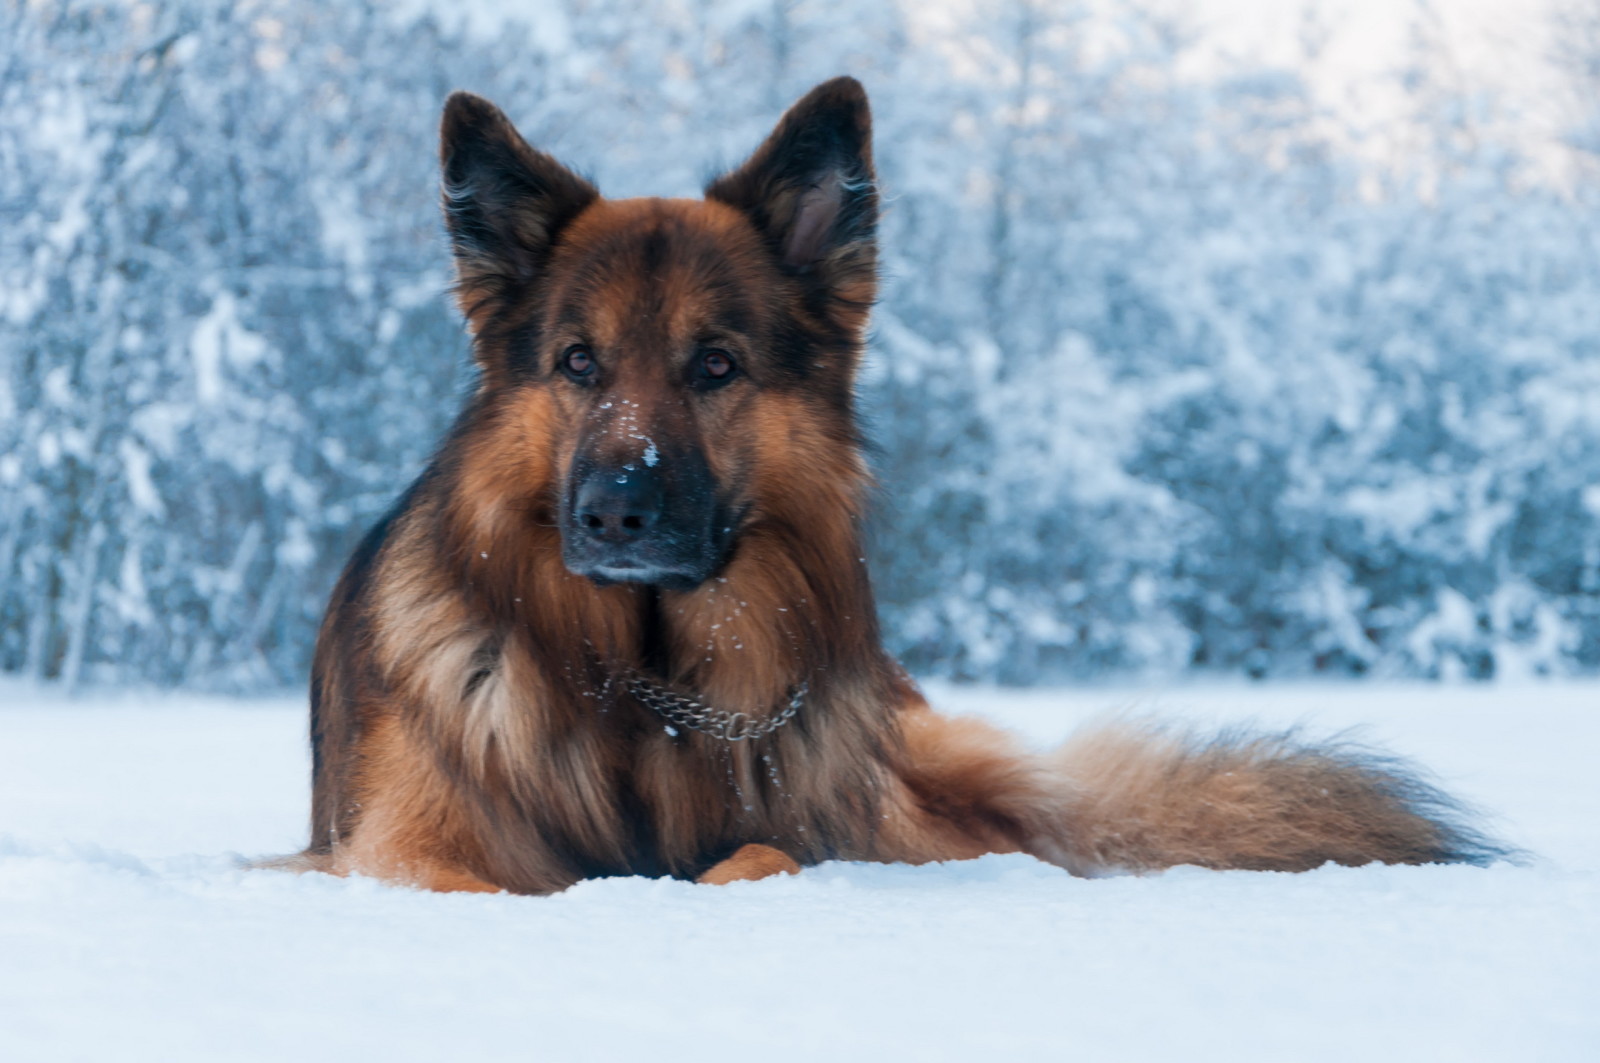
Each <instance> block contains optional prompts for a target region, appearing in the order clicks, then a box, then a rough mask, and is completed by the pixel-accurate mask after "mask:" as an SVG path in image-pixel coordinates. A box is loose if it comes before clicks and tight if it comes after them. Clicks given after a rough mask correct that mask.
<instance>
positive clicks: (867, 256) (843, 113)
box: [706, 77, 878, 310]
mask: <svg viewBox="0 0 1600 1063" xmlns="http://www.w3.org/2000/svg"><path fill="white" fill-rule="evenodd" d="M706 198H707V199H714V200H717V201H719V202H722V203H726V204H728V205H729V206H732V207H737V208H738V209H739V210H741V211H743V212H744V213H745V214H746V215H747V216H748V217H749V218H750V220H751V221H752V222H753V223H754V224H755V226H756V228H757V229H758V230H759V231H760V232H761V233H762V235H764V236H765V237H766V238H767V243H768V246H769V247H771V249H772V251H773V254H774V255H776V256H777V258H778V261H779V262H780V263H782V266H783V268H784V269H785V270H786V271H788V272H790V273H792V274H794V275H796V276H798V277H800V278H801V279H802V280H803V281H805V282H807V283H810V284H814V285H817V286H818V287H819V288H820V289H822V291H823V292H824V293H825V294H827V295H831V296H833V297H835V298H837V299H840V300H842V301H843V302H845V303H846V304H853V305H856V306H859V307H861V308H862V309H863V310H864V309H865V308H866V307H867V306H870V305H871V303H872V300H873V297H874V295H875V294H876V292H877V228H878V190H877V187H876V184H875V182H874V176H873V171H872V113H871V111H870V109H869V108H868V105H867V93H866V90H865V89H863V88H862V87H861V83H860V82H859V81H857V80H856V79H855V78H851V77H841V78H834V79H833V80H832V81H825V82H823V83H822V84H821V85H818V86H817V87H816V88H814V89H812V90H811V91H810V92H809V93H807V94H806V95H805V97H804V98H803V99H801V100H800V102H798V103H796V104H795V105H794V106H793V107H791V108H789V111H788V113H786V114H785V115H784V116H783V118H782V120H780V121H779V122H778V127H777V128H776V129H775V130H773V132H772V135H771V136H769V137H768V138H767V141H766V143H764V144H762V145H761V147H759V148H757V149H756V153H755V154H754V155H752V156H750V158H749V160H748V161H746V162H745V164H744V165H743V166H740V167H739V168H738V169H737V170H734V171H733V172H731V173H728V174H724V175H723V176H721V177H719V178H717V179H716V180H715V181H713V182H711V184H710V185H708V186H707V187H706Z"/></svg>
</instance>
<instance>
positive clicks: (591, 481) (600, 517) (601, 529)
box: [572, 467, 665, 543]
mask: <svg viewBox="0 0 1600 1063" xmlns="http://www.w3.org/2000/svg"><path fill="white" fill-rule="evenodd" d="M664 502H665V493H664V492H663V491H662V486H661V477H660V476H658V475H657V474H656V472H655V470H654V469H650V468H637V467H636V468H632V469H628V468H612V469H597V470H595V471H594V472H592V473H590V474H589V476H588V477H587V478H586V479H585V480H584V482H583V484H582V485H581V486H580V487H579V488H578V495H577V498H576V499H574V505H573V507H572V511H573V512H572V515H573V520H574V521H575V522H576V523H577V525H578V527H579V528H580V529H581V530H582V532H583V534H585V535H588V536H590V537H592V538H595V539H600V540H602V541H604V542H608V543H625V542H629V541H631V540H634V539H637V538H639V537H640V536H642V535H644V534H645V533H646V532H648V531H649V530H650V529H651V528H653V527H655V525H656V523H657V522H658V521H659V520H660V519H661V511H662V508H663V504H664Z"/></svg>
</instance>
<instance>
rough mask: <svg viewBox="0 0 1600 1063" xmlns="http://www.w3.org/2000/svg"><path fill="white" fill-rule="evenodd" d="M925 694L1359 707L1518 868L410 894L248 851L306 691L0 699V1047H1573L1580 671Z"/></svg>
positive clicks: (828, 1053) (698, 1056) (1594, 699)
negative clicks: (307, 872) (1477, 814)
mask: <svg viewBox="0 0 1600 1063" xmlns="http://www.w3.org/2000/svg"><path fill="white" fill-rule="evenodd" d="M932 693H933V694H934V697H935V700H936V701H938V702H940V703H941V704H943V705H945V706H947V707H950V708H952V709H957V710H962V711H982V712H985V713H987V714H989V715H992V716H994V717H996V718H998V719H1001V720H1003V721H1005V722H1008V723H1010V724H1012V725H1013V726H1015V727H1017V728H1019V729H1020V730H1022V731H1023V732H1024V733H1026V734H1027V735H1028V736H1029V737H1030V738H1031V739H1034V740H1037V741H1039V742H1041V743H1042V742H1048V741H1053V740H1056V739H1058V738H1060V737H1062V736H1063V735H1065V734H1066V732H1067V731H1068V730H1070V729H1071V727H1072V726H1074V725H1075V724H1076V723H1077V722H1079V721H1081V720H1082V719H1084V718H1085V717H1087V716H1089V715H1091V714H1092V713H1094V712H1096V711H1098V710H1101V709H1104V708H1107V707H1119V706H1128V705H1130V704H1131V705H1135V706H1136V707H1139V708H1143V709H1157V710H1160V711H1163V712H1167V713H1171V714H1173V715H1180V716H1184V717H1189V718H1194V717H1198V718H1202V719H1227V720H1237V719H1240V718H1242V717H1254V718H1256V719H1259V720H1261V721H1263V722H1264V723H1267V724H1280V723H1285V722H1290V721H1293V720H1307V721H1309V722H1311V723H1312V724H1314V725H1315V726H1316V727H1319V728H1328V729H1335V728H1342V727H1346V726H1350V725H1355V724H1361V725H1366V729H1367V735H1368V737H1369V738H1371V739H1373V740H1375V741H1380V742H1382V743H1384V744H1386V745H1389V746H1390V747H1392V748H1394V749H1397V750H1399V751H1401V752H1404V753H1407V754H1410V755H1413V756H1415V757H1418V758H1420V759H1422V760H1423V761H1425V762H1426V763H1427V764H1429V765H1430V766H1431V767H1432V768H1434V769H1435V771H1436V772H1437V773H1438V774H1439V776H1440V777H1442V779H1443V780H1444V781H1445V782H1446V784H1447V785H1448V786H1449V788H1451V789H1452V790H1454V791H1456V792H1457V793H1460V794H1463V795H1465V796H1467V797H1468V798H1470V799H1472V800H1474V801H1476V802H1478V803H1479V804H1481V805H1483V806H1485V807H1487V808H1489V809H1492V810H1493V811H1494V812H1496V813H1497V816H1496V818H1495V820H1494V823H1495V826H1496V828H1497V829H1498V831H1499V832H1500V833H1501V834H1502V835H1503V836H1504V837H1506V838H1508V839H1510V840H1511V841H1513V842H1515V843H1517V844H1519V845H1522V846H1524V847H1526V848H1527V849H1529V850H1531V851H1532V852H1533V853H1534V854H1535V857H1534V859H1533V861H1532V862H1531V863H1530V864H1529V865H1528V866H1521V867H1518V866H1511V865H1499V866H1495V867H1492V868H1488V869H1479V868H1469V867H1426V868H1383V867H1379V868H1361V869H1347V868H1333V867H1329V868H1325V869H1323V870H1319V871H1315V872H1312V873H1310V874H1305V875H1279V874H1257V873H1248V872H1229V873H1215V872H1206V871H1200V870H1195V869H1180V870H1177V871H1172V872H1168V873H1166V874H1163V875H1158V876H1151V877H1147V878H1116V879H1105V880H1097V881H1080V880H1075V879H1072V878H1069V877H1068V876H1067V875H1065V874H1064V873H1062V872H1060V871H1057V870H1055V869H1054V868H1051V867H1048V866H1046V865H1043V864H1039V863H1036V862H1034V861H1032V860H1030V859H1027V858H1022V857H990V858H987V859H983V860H979V861H975V862H971V863H964V864H949V865H943V866H931V867H921V868H912V867H902V866H862V865H829V866H824V867H821V868H816V869H812V870H809V871H807V872H806V873H805V874H804V875H802V876H800V877H798V878H783V879H778V880H769V881H765V882H758V883H742V884H738V885H734V886H730V887H725V888H720V889H719V888H712V887H696V886H693V885H689V884H685V883H680V882H670V881H649V880H643V879H615V880H608V881H596V882H587V883H583V884H581V885H579V886H577V887H575V888H573V889H571V890H569V891H568V892H566V893H564V894H561V895H559V896H555V897H546V898H532V897H511V896H505V895H501V896H466V895H449V896H440V895H428V894H422V893H417V892H414V891H410V890H404V889H392V888H386V887H382V886H378V885H376V884H374V883H372V882H370V881H359V880H357V881H344V880H338V879H332V878H327V877H322V876H306V877H295V876H293V875H289V874H284V873H276V872H263V871H247V870H242V869H241V867H240V864H239V861H238V858H237V856H236V855H234V854H245V855H259V854H263V853H271V852H285V851H288V850H291V849H294V848H296V847H297V846H298V844H299V843H300V842H301V841H302V837H301V834H302V830H303V824H304V820H305V817H306V797H307V795H306V775H307V759H306V752H305V748H304V745H303V740H302V731H303V707H302V705H300V704H298V703H292V702H285V701H275V702H261V701H256V702H224V701H206V700H198V699H192V698H183V697H177V696H172V697H166V696H163V697H159V698H157V697H150V698H145V699H142V700H128V699H119V700H114V701H112V700H100V701H88V702H64V701H61V700H58V699H56V698H54V697H52V696H48V695H39V694H33V693H29V692H26V691H20V690H18V689H17V688H15V687H10V688H6V687H0V1059H3V1060H6V1061H8V1063H24V1061H36V1060H37V1061H42V1060H113V1059H114V1060H159V1061H163V1063H168V1061H187V1060H197V1061H199V1060H204V1061H219V1060H230V1061H231V1060H296V1061H302V1060H304V1061H311V1060H369V1059H384V1060H442V1059H470V1060H482V1061H491V1060H538V1061H559V1060H604V1059H622V1058H631V1059H642V1058H643V1059H651V1060H676V1059H693V1060H714V1059H762V1060H780V1059H873V1060H880V1059H881V1060H889V1059H895V1060H898V1059H914V1060H943V1059H950V1060H969V1059H984V1060H989V1059H1006V1060H1010V1059H1050V1060H1057V1059H1059V1060H1068V1059H1070V1060H1119V1061H1120V1060H1184V1061H1193V1060H1208V1059H1226V1060H1229V1061H1237V1060H1274V1061H1281V1060H1338V1061H1340V1063H1346V1061H1350V1060H1374V1059H1404V1060H1408V1061H1420V1060H1468V1059H1482V1060H1537V1061H1555V1060H1573V1061H1578V1060H1583V1061H1593V1060H1596V1059H1600V772H1596V771H1595V768H1594V765H1595V757H1596V753H1595V751H1596V749H1597V748H1600V686H1596V685H1556V686H1547V687H1527V688H1513V689H1508V688H1504V687H1474V688H1460V687H1454V688H1425V687H1416V688H1374V687H1371V686H1350V687H1265V688H1259V687H1258V688H1200V689H1195V688H1185V689H1181V690H1176V691H1168V692H1166V693H1163V694H1150V693H1138V692H1130V691H1125V690H1088V691H1048V692H1028V693H1014V692H1004V693H1001V692H995V691H991V690H976V691H975V690H954V689H946V688H936V689H935V690H934V691H933V692H932Z"/></svg>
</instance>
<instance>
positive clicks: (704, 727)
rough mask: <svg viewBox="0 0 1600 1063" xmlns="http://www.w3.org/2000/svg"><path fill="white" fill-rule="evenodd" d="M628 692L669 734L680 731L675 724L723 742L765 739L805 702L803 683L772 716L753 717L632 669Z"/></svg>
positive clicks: (793, 715)
mask: <svg viewBox="0 0 1600 1063" xmlns="http://www.w3.org/2000/svg"><path fill="white" fill-rule="evenodd" d="M627 686H628V692H629V693H631V694H632V695H633V696H634V697H635V698H637V699H639V701H640V703H642V704H643V705H645V706H646V707H647V708H649V709H650V711H651V712H654V713H655V714H656V715H657V716H660V717H661V718H662V719H663V720H666V721H667V724H668V726H667V733H668V734H677V732H676V731H674V730H673V729H672V726H671V725H672V724H677V725H678V726H680V727H687V728H688V729H689V730H691V731H699V732H700V733H701V734H703V735H710V736H711V737H712V738H715V739H718V740H719V741H723V742H747V741H749V740H750V739H752V738H765V737H766V736H767V735H769V734H771V733H772V732H774V731H776V730H777V729H778V728H780V727H782V726H783V725H784V724H786V723H788V722H789V721H790V720H792V719H794V717H795V713H797V712H799V711H800V706H801V704H802V703H803V702H804V701H805V696H806V685H805V684H804V683H801V684H800V685H799V686H797V687H795V688H794V692H793V693H792V694H790V695H789V702H788V704H787V705H785V706H784V707H783V708H782V709H780V710H779V711H778V712H775V713H773V714H772V715H771V716H751V715H750V714H749V713H745V712H728V711H727V710H726V709H716V708H712V707H711V706H710V705H707V704H706V703H705V702H703V701H701V700H700V699H699V698H696V697H690V696H689V695H688V694H680V693H678V692H677V691H676V690H673V689H672V688H670V687H667V686H663V685H662V684H660V683H657V682H656V681H655V680H653V679H649V678H647V677H646V676H643V675H641V674H640V673H638V672H632V673H630V674H629V675H628V677H627Z"/></svg>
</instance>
